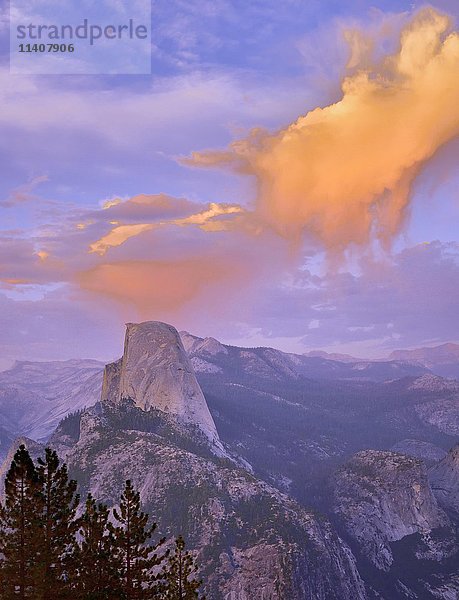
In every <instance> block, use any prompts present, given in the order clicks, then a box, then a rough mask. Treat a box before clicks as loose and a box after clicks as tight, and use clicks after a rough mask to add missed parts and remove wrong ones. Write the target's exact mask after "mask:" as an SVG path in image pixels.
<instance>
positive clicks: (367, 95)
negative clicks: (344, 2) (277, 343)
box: [184, 8, 459, 251]
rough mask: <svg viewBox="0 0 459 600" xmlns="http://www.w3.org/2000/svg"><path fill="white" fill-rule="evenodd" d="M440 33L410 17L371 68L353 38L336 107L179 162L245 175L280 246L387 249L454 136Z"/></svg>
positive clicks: (448, 62)
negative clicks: (429, 167)
mask: <svg viewBox="0 0 459 600" xmlns="http://www.w3.org/2000/svg"><path fill="white" fill-rule="evenodd" d="M450 26H451V23H450V20H449V19H448V17H446V16H443V15H441V14H439V13H438V12H436V11H435V10H433V9H431V8H428V9H424V10H422V11H420V12H419V13H418V14H417V15H415V17H414V18H413V19H412V21H411V22H410V23H409V24H408V25H407V26H406V27H405V28H404V30H403V31H402V33H401V38H400V49H399V51H398V52H397V53H396V54H394V55H391V56H387V57H386V58H384V59H383V60H382V61H380V62H378V63H377V64H371V57H368V58H367V60H363V55H364V54H365V53H370V54H371V52H372V44H371V43H370V42H369V41H365V43H363V42H362V40H363V39H364V38H359V37H358V36H356V34H355V32H354V33H353V34H352V36H350V37H349V39H350V41H351V42H352V56H351V63H350V66H355V67H356V68H357V70H356V71H355V72H353V73H351V74H350V75H349V76H348V77H346V78H345V79H344V81H343V83H342V91H343V97H342V99H341V100H340V101H339V102H337V103H336V104H332V105H330V106H327V107H325V108H316V109H315V110H312V111H311V112H309V113H307V114H306V115H304V116H301V117H299V118H298V120H297V121H296V122H294V123H292V124H291V125H290V126H288V127H286V128H284V129H281V130H280V131H278V132H277V133H274V134H270V133H268V132H266V131H264V130H259V129H258V130H253V131H252V133H251V135H250V136H248V137H247V138H246V139H242V140H238V141H236V142H234V143H233V144H231V146H230V148H229V149H227V150H224V151H222V152H219V151H207V152H196V153H193V154H192V155H191V157H190V158H188V159H185V160H184V162H185V163H186V164H189V165H192V166H204V167H209V166H212V167H214V166H231V167H232V168H234V169H235V170H237V171H239V172H241V173H245V174H249V175H252V176H255V177H256V180H257V184H258V193H257V206H256V211H257V214H258V217H259V218H260V220H261V221H263V222H265V223H268V224H269V225H270V226H271V227H273V228H274V229H275V230H276V231H277V232H278V233H280V234H281V235H283V236H285V237H288V238H289V239H299V238H300V236H301V235H302V233H303V232H304V231H307V232H308V233H310V234H313V235H314V236H316V237H317V238H318V239H320V240H321V242H322V243H323V244H324V245H325V246H326V247H327V248H328V249H329V250H332V251H340V250H342V249H344V248H345V247H347V246H348V245H349V244H351V243H356V244H366V243H368V242H369V241H370V240H371V239H372V238H373V236H375V237H376V238H377V239H379V240H380V241H381V242H382V243H384V244H387V243H389V242H390V240H391V239H392V238H393V236H394V235H395V234H397V233H398V232H399V231H400V229H401V227H402V225H403V223H404V219H405V216H406V212H407V208H408V206H409V202H410V193H411V188H412V184H413V181H414V180H415V178H416V176H417V175H418V173H419V171H420V170H421V169H422V167H423V166H424V165H425V164H426V163H427V161H429V159H430V158H431V157H432V156H433V155H434V154H435V153H436V151H437V150H438V149H439V148H440V147H441V146H443V145H444V144H446V143H447V142H448V141H450V140H452V139H453V138H455V137H456V136H457V135H458V134H459V77H458V73H459V36H458V33H457V32H450ZM363 64H364V65H365V67H364V68H363V67H358V65H363Z"/></svg>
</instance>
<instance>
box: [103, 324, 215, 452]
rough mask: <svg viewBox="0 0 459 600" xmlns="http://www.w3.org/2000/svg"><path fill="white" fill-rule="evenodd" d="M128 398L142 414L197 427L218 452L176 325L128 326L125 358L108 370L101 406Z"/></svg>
mask: <svg viewBox="0 0 459 600" xmlns="http://www.w3.org/2000/svg"><path fill="white" fill-rule="evenodd" d="M127 398H130V399H132V400H133V401H134V404H135V406H137V407H138V408H140V409H142V410H143V411H150V410H152V409H153V410H159V411H161V412H163V413H166V414H167V415H169V416H171V417H173V418H174V419H176V420H177V421H179V422H180V423H182V424H183V425H185V426H194V427H197V428H198V429H199V430H200V431H201V432H202V433H203V434H204V436H205V437H206V438H207V439H208V440H209V442H210V443H211V444H213V445H214V446H215V447H216V448H218V449H219V450H220V451H222V450H223V448H222V445H221V442H220V440H219V437H218V433H217V429H216V427H215V423H214V421H213V419H212V416H211V414H210V412H209V409H208V407H207V403H206V400H205V398H204V395H203V393H202V391H201V388H200V387H199V384H198V382H197V380H196V376H195V374H194V371H193V368H192V366H191V364H190V361H189V359H188V356H187V354H186V352H185V349H184V347H183V344H182V341H181V339H180V336H179V334H178V332H177V330H176V329H174V327H172V326H171V325H167V324H166V323H160V322H157V321H149V322H145V323H139V324H135V323H128V324H127V326H126V337H125V343H124V354H123V357H122V359H121V360H119V361H117V362H115V363H111V364H109V365H107V366H106V368H105V373H104V381H103V386H102V402H108V403H111V404H115V405H116V404H119V403H120V402H121V401H122V400H123V399H127Z"/></svg>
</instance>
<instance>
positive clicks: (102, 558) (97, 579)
mask: <svg viewBox="0 0 459 600" xmlns="http://www.w3.org/2000/svg"><path fill="white" fill-rule="evenodd" d="M109 515H110V511H109V509H108V508H107V506H106V505H105V504H100V503H99V504H98V503H97V502H96V501H95V500H94V498H93V497H92V495H91V494H88V497H87V500H86V506H85V511H84V513H83V515H82V516H81V517H80V519H79V530H78V533H79V538H80V541H79V543H78V544H77V545H76V547H75V553H74V557H73V564H74V568H73V569H72V572H71V585H72V589H73V590H74V592H75V596H76V598H78V599H81V600H83V599H91V600H115V599H118V598H122V597H123V596H122V595H121V589H120V578H119V572H120V565H119V563H118V558H117V555H116V553H115V551H114V540H113V535H112V533H111V532H110V530H109V528H108V519H109Z"/></svg>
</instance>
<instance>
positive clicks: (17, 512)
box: [0, 445, 43, 600]
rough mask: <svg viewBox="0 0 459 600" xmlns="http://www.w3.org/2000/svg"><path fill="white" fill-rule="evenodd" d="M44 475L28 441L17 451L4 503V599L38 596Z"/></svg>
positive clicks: (0, 523)
mask: <svg viewBox="0 0 459 600" xmlns="http://www.w3.org/2000/svg"><path fill="white" fill-rule="evenodd" d="M40 488H41V486H40V479H39V477H38V474H37V471H36V469H35V465H34V463H33V461H32V459H31V458H30V454H29V452H28V451H27V449H26V447H25V446H24V445H21V446H20V447H19V449H18V450H17V451H16V453H15V455H14V458H13V461H12V463H11V467H10V469H9V471H8V473H7V475H6V479H5V500H4V503H2V504H1V505H0V554H1V555H2V556H3V560H2V562H1V568H0V583H1V590H2V596H1V597H2V600H10V598H21V599H22V600H25V599H26V598H36V597H37V595H38V589H37V582H38V579H39V568H40V558H41V557H40V550H41V545H42V542H43V538H42V533H43V528H42V521H41V514H42V508H43V497H42V494H41V489H40Z"/></svg>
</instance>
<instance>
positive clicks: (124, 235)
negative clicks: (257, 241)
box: [89, 199, 243, 256]
mask: <svg viewBox="0 0 459 600" xmlns="http://www.w3.org/2000/svg"><path fill="white" fill-rule="evenodd" d="M132 200H134V199H132ZM132 200H128V201H127V202H132ZM242 213H243V209H242V208H241V207H240V206H237V205H226V204H217V203H215V202H211V203H210V204H209V206H208V208H205V209H204V210H201V211H199V212H196V213H193V214H191V215H188V216H187V217H183V218H179V219H173V220H170V221H158V222H156V223H136V224H133V225H120V224H119V222H118V221H110V223H111V224H112V225H116V226H115V227H113V229H111V230H110V231H109V233H107V234H106V235H104V236H102V237H101V238H100V239H98V240H96V241H95V242H93V243H91V244H90V245H89V252H90V253H96V254H99V255H100V256H103V255H104V254H106V253H107V251H108V250H109V249H110V248H114V247H117V246H121V245H122V244H124V243H125V242H127V241H128V240H129V239H130V238H133V237H136V236H138V235H140V234H141V233H144V232H146V231H152V230H153V229H157V228H160V227H163V226H166V225H177V226H185V225H195V226H197V227H199V228H200V229H203V230H205V231H209V232H211V231H225V230H227V229H228V228H229V227H230V225H231V222H228V221H224V220H223V221H222V220H219V217H224V216H227V215H240V214H242Z"/></svg>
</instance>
